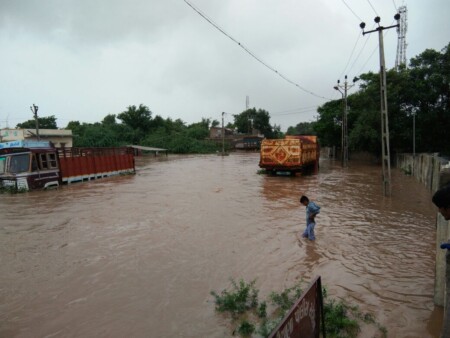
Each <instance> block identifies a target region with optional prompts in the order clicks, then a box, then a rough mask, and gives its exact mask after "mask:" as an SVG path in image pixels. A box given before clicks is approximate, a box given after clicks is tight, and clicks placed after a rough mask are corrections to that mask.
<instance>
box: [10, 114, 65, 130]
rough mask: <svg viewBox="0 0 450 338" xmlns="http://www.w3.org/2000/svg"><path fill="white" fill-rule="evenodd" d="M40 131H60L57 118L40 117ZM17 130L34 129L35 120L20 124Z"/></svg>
mask: <svg viewBox="0 0 450 338" xmlns="http://www.w3.org/2000/svg"><path fill="white" fill-rule="evenodd" d="M38 123H39V129H58V126H57V125H56V117H55V116H54V115H51V116H47V117H38ZM16 128H24V129H34V128H36V121H35V120H34V119H32V120H28V121H25V122H22V123H18V124H17V125H16Z"/></svg>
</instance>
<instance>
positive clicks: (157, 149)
mask: <svg viewBox="0 0 450 338" xmlns="http://www.w3.org/2000/svg"><path fill="white" fill-rule="evenodd" d="M128 147H132V148H135V149H139V150H146V151H167V149H163V148H154V147H144V146H135V145H130V146H128Z"/></svg>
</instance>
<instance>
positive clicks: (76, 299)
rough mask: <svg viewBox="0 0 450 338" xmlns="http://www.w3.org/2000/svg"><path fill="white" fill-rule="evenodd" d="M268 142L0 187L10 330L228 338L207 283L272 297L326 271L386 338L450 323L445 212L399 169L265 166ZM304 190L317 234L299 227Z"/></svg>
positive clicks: (435, 332)
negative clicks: (438, 301)
mask: <svg viewBox="0 0 450 338" xmlns="http://www.w3.org/2000/svg"><path fill="white" fill-rule="evenodd" d="M257 164H258V154H255V153H242V154H231V155H230V156H226V157H222V156H216V155H204V156H169V157H168V158H167V157H158V158H153V157H143V158H137V173H136V175H133V176H122V177H114V178H107V179H102V180H98V181H91V182H86V183H79V184H73V185H69V186H64V187H62V188H61V189H59V190H54V191H36V192H30V193H25V194H18V195H0V205H1V206H2V207H1V208H0V219H1V220H2V221H1V224H0V299H1V302H0V336H1V337H3V336H4V337H36V336H39V337H52V336H57V337H86V336H98V337H122V336H133V337H148V336H158V337H173V336H183V337H199V336H203V337H228V336H230V335H231V333H230V332H231V331H230V328H229V327H228V326H227V321H226V320H225V318H223V317H221V316H218V315H217V314H216V313H215V312H214V304H213V300H212V297H211V296H210V291H212V290H215V291H220V290H223V289H224V288H227V287H229V286H230V278H234V279H240V278H243V279H245V280H248V281H250V280H253V279H256V285H257V287H258V288H259V289H260V295H261V296H263V297H264V296H266V295H268V293H269V292H271V291H281V290H282V289H284V288H286V287H290V286H292V285H294V284H295V283H296V282H298V281H300V280H305V281H309V280H311V279H312V278H314V277H315V276H317V275H321V276H322V280H323V283H324V285H326V286H327V288H328V290H329V293H330V295H332V296H334V297H338V298H342V299H346V300H351V301H353V302H354V303H355V304H356V305H358V306H359V307H360V309H361V310H363V311H369V312H372V313H373V314H374V315H375V316H376V318H377V320H378V321H379V322H380V323H381V325H383V326H385V327H386V328H387V329H388V336H389V337H418V338H419V337H420V338H423V337H438V336H439V328H440V325H441V322H442V320H441V319H440V318H441V317H442V311H441V310H440V309H439V308H435V307H434V305H433V285H434V260H435V250H436V249H435V228H434V219H435V217H436V213H435V210H434V208H433V206H432V204H431V202H430V194H429V192H428V191H427V190H426V189H425V188H424V187H423V186H421V185H420V184H419V183H417V182H415V181H414V180H413V179H412V178H410V177H406V176H404V175H403V174H401V173H400V172H397V171H396V170H393V178H392V181H393V196H392V197H391V198H386V197H383V196H382V194H381V183H380V168H379V167H376V166H372V165H368V164H358V163H353V162H350V165H349V167H348V168H342V167H341V166H340V165H339V164H338V163H335V162H334V161H331V160H328V159H323V160H321V163H320V164H321V166H320V171H319V173H318V174H317V175H305V176H296V177H278V176H265V175H258V174H257V170H258V167H257ZM302 194H306V195H308V196H309V197H310V198H311V199H312V200H315V201H317V203H318V204H319V205H321V206H322V210H321V213H320V215H319V216H318V218H317V222H318V223H317V228H316V235H317V240H316V241H315V242H308V241H305V240H299V237H298V233H299V232H301V231H302V230H303V229H304V226H305V213H304V207H302V206H301V205H300V204H299V197H300V196H301V195H302Z"/></svg>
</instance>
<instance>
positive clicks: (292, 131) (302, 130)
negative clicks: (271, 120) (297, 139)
mask: <svg viewBox="0 0 450 338" xmlns="http://www.w3.org/2000/svg"><path fill="white" fill-rule="evenodd" d="M314 124H315V122H300V123H298V124H297V125H296V126H295V127H289V128H288V130H287V132H286V134H287V135H316V131H315V130H314Z"/></svg>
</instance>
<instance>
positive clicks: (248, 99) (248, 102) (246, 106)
mask: <svg viewBox="0 0 450 338" xmlns="http://www.w3.org/2000/svg"><path fill="white" fill-rule="evenodd" d="M249 105H250V98H249V97H248V95H247V97H246V98H245V110H248V107H249Z"/></svg>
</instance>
